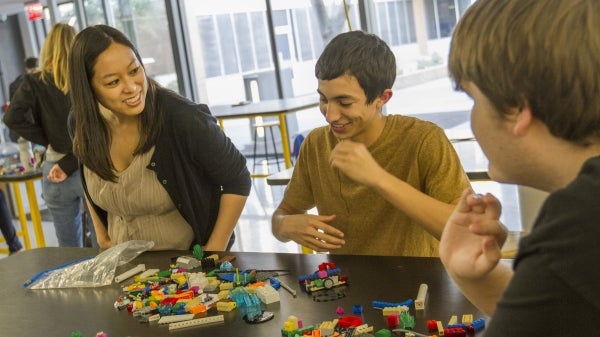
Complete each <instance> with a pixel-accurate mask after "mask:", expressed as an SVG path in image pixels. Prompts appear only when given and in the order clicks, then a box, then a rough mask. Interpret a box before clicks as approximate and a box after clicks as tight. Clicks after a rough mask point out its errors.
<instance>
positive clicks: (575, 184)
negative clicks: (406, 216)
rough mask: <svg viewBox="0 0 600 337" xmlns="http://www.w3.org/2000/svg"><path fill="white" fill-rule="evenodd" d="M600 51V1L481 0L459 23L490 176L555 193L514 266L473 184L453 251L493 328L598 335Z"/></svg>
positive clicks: (463, 81) (455, 273)
mask: <svg viewBox="0 0 600 337" xmlns="http://www.w3.org/2000/svg"><path fill="white" fill-rule="evenodd" d="M490 18H494V19H493V20H490ZM582 51H585V52H584V53H582ZM599 55H600V2H599V1H592V0H571V1H563V0H545V1H523V0H505V1H492V0H477V1H476V2H474V3H473V5H471V7H470V8H469V9H468V10H467V11H466V13H465V14H464V16H463V17H462V18H461V20H460V22H459V23H458V25H457V26H456V28H455V31H454V34H453V37H452V43H451V47H450V57H449V70H450V74H451V76H452V78H453V80H454V81H455V84H456V86H457V87H458V88H460V89H461V90H464V91H465V92H466V93H467V94H468V95H470V96H471V97H472V98H473V102H474V104H473V109H472V112H471V127H472V129H473V133H474V135H475V136H476V138H477V140H478V141H479V143H480V144H481V148H482V149H483V152H484V153H485V154H486V156H487V157H488V159H489V175H490V177H492V178H493V179H494V180H497V181H500V182H507V183H516V184H522V185H527V186H531V187H534V188H537V189H540V190H543V191H547V192H550V193H551V194H550V195H549V196H548V198H547V199H546V201H545V203H544V204H543V206H542V208H541V210H540V213H539V214H538V216H537V219H536V221H535V223H534V224H533V228H532V230H531V232H530V234H528V235H527V236H526V237H524V238H522V239H521V240H520V243H519V247H518V252H517V255H516V258H515V260H514V262H513V266H512V269H511V268H510V266H509V265H508V264H505V263H502V262H500V258H501V253H500V248H501V247H502V245H503V244H504V241H505V240H506V236H507V231H506V228H505V227H504V226H503V225H502V224H501V223H500V222H499V217H500V211H501V210H500V203H499V201H498V200H497V199H496V198H494V197H493V196H492V195H490V194H487V195H485V196H483V195H476V194H473V191H471V190H466V191H465V193H464V194H463V197H462V199H461V201H460V203H459V204H458V206H457V207H456V209H455V211H454V213H453V214H452V216H451V217H450V219H449V221H448V223H447V225H446V227H445V229H444V232H443V235H442V238H441V243H440V256H441V259H442V262H443V263H444V265H445V267H446V269H447V270H448V273H449V274H450V275H451V276H452V278H453V279H454V281H455V282H456V283H457V284H458V286H459V287H460V288H461V289H462V291H463V292H464V294H465V295H466V297H467V298H468V299H469V300H471V302H472V303H474V304H475V305H477V306H478V307H479V308H480V309H481V310H483V311H484V312H485V313H487V314H488V315H490V316H491V320H490V322H489V324H487V328H486V333H485V336H486V337H493V336H514V337H519V336H541V335H543V336H595V335H597V334H598V323H597V319H598V317H600V283H599V282H598V278H599V276H600V271H599V269H598V268H596V265H597V263H598V257H600V246H599V245H598V237H600V225H599V221H598V219H600V77H599V76H598V74H599V73H600V56H599Z"/></svg>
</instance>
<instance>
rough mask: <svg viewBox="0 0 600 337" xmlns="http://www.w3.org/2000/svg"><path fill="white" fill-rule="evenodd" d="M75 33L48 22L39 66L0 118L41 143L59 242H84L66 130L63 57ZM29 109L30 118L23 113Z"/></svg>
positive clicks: (76, 179)
mask: <svg viewBox="0 0 600 337" xmlns="http://www.w3.org/2000/svg"><path fill="white" fill-rule="evenodd" d="M75 34H76V31H75V29H74V28H73V27H71V26H70V25H68V24H65V23H57V24H56V25H54V26H53V27H52V29H51V30H50V33H49V34H48V36H47V37H46V40H45V41H44V45H43V46H42V50H41V53H40V54H41V55H40V71H39V72H36V73H33V74H28V75H27V76H25V78H24V80H23V83H22V84H21V85H20V87H19V89H18V90H17V92H16V93H15V96H14V97H13V99H12V101H11V104H10V107H9V109H8V111H7V112H6V114H5V115H4V118H3V121H4V123H5V124H6V125H7V126H8V127H9V128H10V129H11V130H13V131H15V132H16V133H18V134H19V135H20V136H21V137H23V138H25V139H27V140H29V141H31V142H32V143H35V144H40V145H42V146H45V147H46V153H45V158H44V161H43V164H42V171H43V184H42V196H43V198H44V201H45V202H46V205H47V206H48V210H49V211H50V214H51V215H52V220H53V222H54V228H55V230H56V237H57V238H58V244H59V246H61V247H81V246H83V235H82V202H83V198H82V197H83V187H82V185H81V179H80V176H79V165H78V161H77V158H75V156H74V155H73V149H72V148H73V142H72V140H71V137H70V136H69V133H68V130H67V118H68V116H69V112H70V110H71V102H70V99H69V95H68V88H69V84H68V73H67V61H68V53H69V51H70V48H71V44H72V42H73V39H74V38H75ZM29 111H31V113H32V114H33V120H31V119H30V118H27V114H28V113H29ZM92 242H95V240H92Z"/></svg>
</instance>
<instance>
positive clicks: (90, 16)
mask: <svg viewBox="0 0 600 337" xmlns="http://www.w3.org/2000/svg"><path fill="white" fill-rule="evenodd" d="M83 6H84V8H85V18H86V20H87V24H88V26H93V25H99V24H106V19H105V15H104V5H103V1H102V0H85V1H84V2H83Z"/></svg>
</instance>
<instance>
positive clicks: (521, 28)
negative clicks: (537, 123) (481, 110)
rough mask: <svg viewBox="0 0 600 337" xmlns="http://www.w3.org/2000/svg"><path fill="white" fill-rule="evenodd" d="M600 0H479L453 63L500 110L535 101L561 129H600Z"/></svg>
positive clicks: (566, 135) (579, 135) (462, 25)
mask: <svg viewBox="0 0 600 337" xmlns="http://www.w3.org/2000/svg"><path fill="white" fill-rule="evenodd" d="M599 55H600V1H598V0H502V1H494V0H477V1H476V2H475V3H474V4H473V5H472V6H471V7H470V8H469V9H468V10H467V11H466V12H465V14H464V15H463V17H462V18H461V19H460V21H459V23H458V24H457V26H456V28H455V30H454V33H453V36H452V42H451V47H450V56H449V61H448V67H449V72H450V76H451V77H452V79H453V80H454V82H455V86H456V88H457V89H460V85H461V84H462V83H463V82H464V81H470V82H473V83H474V84H475V85H477V87H478V88H479V89H480V90H481V92H482V93H483V94H484V95H485V96H486V97H487V98H488V99H489V100H490V101H491V102H492V104H493V105H494V106H495V107H496V108H497V109H498V110H499V111H500V112H505V111H506V110H507V108H509V107H522V106H523V105H524V104H525V103H526V102H527V103H528V104H529V106H530V108H531V111H532V113H533V115H534V117H536V118H538V119H539V120H541V121H542V122H543V123H545V124H546V125H547V126H548V128H549V130H550V132H551V133H552V134H553V135H554V136H557V137H560V138H563V139H566V140H569V141H573V142H579V143H582V144H586V143H587V140H589V137H598V136H600V76H599V74H600V56H599Z"/></svg>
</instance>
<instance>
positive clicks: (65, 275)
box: [24, 240, 154, 289]
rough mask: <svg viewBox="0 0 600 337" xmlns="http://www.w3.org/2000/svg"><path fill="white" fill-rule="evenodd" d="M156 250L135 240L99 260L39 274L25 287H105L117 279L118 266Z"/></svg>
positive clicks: (150, 243) (152, 244)
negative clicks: (116, 270) (146, 252)
mask: <svg viewBox="0 0 600 337" xmlns="http://www.w3.org/2000/svg"><path fill="white" fill-rule="evenodd" d="M152 247H154V242H153V241H143V240H132V241H127V242H123V243H121V244H118V245H116V246H114V247H111V248H109V249H107V250H105V251H104V252H102V253H100V254H98V255H97V256H96V257H91V258H84V259H80V260H76V261H72V262H70V263H67V264H65V265H62V266H58V267H55V268H52V269H49V270H45V271H42V272H40V273H39V274H37V275H35V276H34V277H32V278H31V279H30V280H27V281H26V282H25V284H24V286H25V287H27V288H29V289H53V288H78V287H102V286H106V285H109V284H111V283H112V282H113V280H114V278H115V269H116V268H117V266H120V265H123V264H125V263H128V262H129V261H131V260H133V259H134V258H136V257H137V256H138V255H140V254H141V253H143V252H145V251H147V250H150V249H151V248H152Z"/></svg>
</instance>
